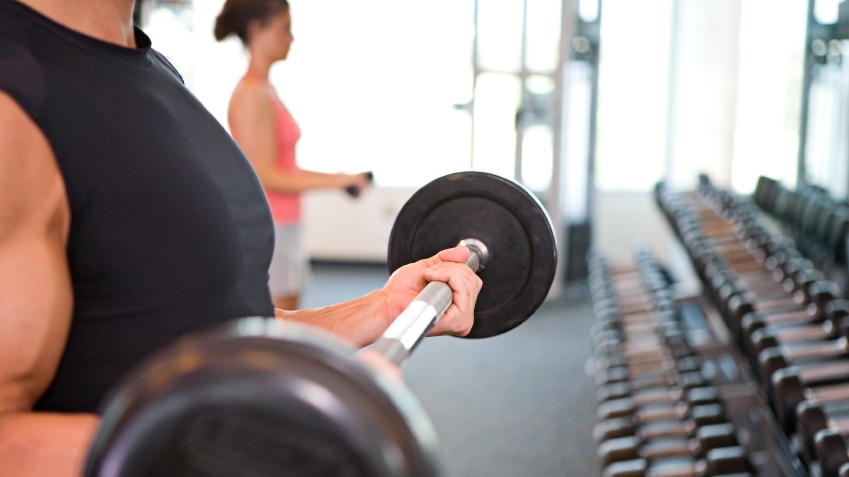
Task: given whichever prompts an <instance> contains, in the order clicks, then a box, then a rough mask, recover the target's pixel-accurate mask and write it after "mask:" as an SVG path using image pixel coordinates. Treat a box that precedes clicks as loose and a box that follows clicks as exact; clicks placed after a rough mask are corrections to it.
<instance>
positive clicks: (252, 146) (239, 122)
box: [228, 81, 368, 193]
mask: <svg viewBox="0 0 849 477" xmlns="http://www.w3.org/2000/svg"><path fill="white" fill-rule="evenodd" d="M262 88H263V86H262V85H260V84H257V83H254V82H245V81H243V82H241V83H239V86H237V88H236V90H235V91H234V93H233V97H232V98H231V100H230V108H229V112H228V121H229V122H230V127H231V128H232V129H233V131H238V134H237V137H236V140H237V142H238V144H239V147H241V149H242V151H243V152H244V153H245V155H246V156H247V157H248V159H249V160H250V161H251V164H252V165H253V167H254V170H255V171H256V173H257V176H259V180H260V182H261V183H262V186H263V188H265V189H266V190H274V191H277V192H284V193H300V192H305V191H308V190H314V189H344V188H345V187H347V186H349V185H356V186H358V187H359V188H363V187H366V186H367V185H368V179H366V177H365V176H363V175H356V174H328V173H323V172H315V171H310V170H306V169H298V170H295V171H288V170H284V169H281V168H279V167H277V166H276V164H275V158H276V147H277V146H276V143H275V138H276V133H275V123H274V120H275V117H274V108H273V105H272V103H271V101H270V99H269V97H268V94H267V92H266V91H264V90H263V89H262Z"/></svg>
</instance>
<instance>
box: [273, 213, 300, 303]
mask: <svg viewBox="0 0 849 477" xmlns="http://www.w3.org/2000/svg"><path fill="white" fill-rule="evenodd" d="M301 233H302V232H301V225H300V224H283V225H281V224H275V225H274V254H273V255H272V257H271V265H270V266H269V269H268V275H269V280H268V287H269V289H270V290H271V296H272V297H285V296H291V295H300V294H301V293H302V291H303V288H304V285H306V282H307V280H308V279H309V261H308V259H307V254H306V252H305V251H304V248H303V244H302V240H301Z"/></svg>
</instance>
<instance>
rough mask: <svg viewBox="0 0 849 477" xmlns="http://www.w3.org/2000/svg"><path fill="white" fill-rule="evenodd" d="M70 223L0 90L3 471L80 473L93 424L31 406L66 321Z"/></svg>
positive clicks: (48, 159)
mask: <svg viewBox="0 0 849 477" xmlns="http://www.w3.org/2000/svg"><path fill="white" fill-rule="evenodd" d="M69 222H70V212H69V210H68V204H67V199H66V195H65V189H64V184H63V182H62V178H61V175H60V173H59V170H58V168H57V166H56V162H55V160H54V157H53V153H52V151H51V150H50V147H49V145H48V143H47V141H46V139H45V138H44V136H43V135H42V134H41V132H40V130H39V129H38V128H37V127H36V126H35V124H33V123H32V121H31V120H30V119H29V117H28V116H26V115H25V113H24V112H23V111H22V110H21V109H20V107H19V106H18V105H17V104H16V103H15V102H14V101H12V100H11V99H10V98H9V97H8V96H7V95H5V94H4V93H2V92H0V475H15V476H21V477H24V476H30V475H51V476H62V475H68V476H71V475H75V476H76V475H79V474H80V472H81V469H82V463H83V460H84V458H85V455H86V453H87V449H88V445H89V441H90V439H91V437H92V435H93V433H94V430H95V428H96V426H97V423H98V421H97V418H96V417H95V416H93V415H59V414H47V413H42V414H38V413H33V412H32V407H33V405H34V403H35V401H36V400H37V399H38V397H39V396H40V395H41V394H42V393H43V392H44V390H45V389H46V388H47V386H48V384H49V383H50V380H51V379H52V378H53V375H54V373H55V371H56V367H57V366H58V362H59V358H60V356H61V354H62V351H63V349H64V344H65V339H66V338H67V333H68V328H69V326H70V321H71V309H72V294H71V284H70V278H69V273H68V265H67V262H66V258H65V244H66V242H67V234H68V228H69Z"/></svg>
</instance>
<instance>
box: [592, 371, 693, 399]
mask: <svg viewBox="0 0 849 477" xmlns="http://www.w3.org/2000/svg"><path fill="white" fill-rule="evenodd" d="M665 378H666V379H664V380H662V381H660V382H657V381H656V382H648V381H647V380H637V381H631V380H621V381H616V382H611V383H607V384H602V385H599V386H597V387H596V399H597V401H598V402H604V401H611V400H614V399H620V398H627V397H630V396H633V395H634V394H637V393H641V392H653V391H654V390H655V389H658V388H659V389H680V390H681V391H682V392H686V391H688V390H690V389H693V388H698V387H702V386H706V385H707V381H706V380H705V378H704V376H703V375H702V374H701V372H700V371H687V372H681V373H675V374H669V375H666V376H665Z"/></svg>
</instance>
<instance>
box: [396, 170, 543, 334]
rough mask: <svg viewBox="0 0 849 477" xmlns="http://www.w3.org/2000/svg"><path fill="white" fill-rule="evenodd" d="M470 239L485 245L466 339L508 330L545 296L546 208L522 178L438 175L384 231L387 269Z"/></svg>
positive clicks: (466, 173) (470, 173) (527, 316)
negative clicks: (486, 257) (483, 264)
mask: <svg viewBox="0 0 849 477" xmlns="http://www.w3.org/2000/svg"><path fill="white" fill-rule="evenodd" d="M469 238H474V239H478V240H480V241H482V242H484V243H485V244H486V246H487V248H488V249H489V255H490V258H489V263H488V264H487V265H486V268H484V269H483V270H482V271H480V272H479V275H480V277H481V280H482V281H483V288H482V289H481V292H480V295H478V300H477V305H476V307H475V323H474V325H473V327H472V331H471V332H470V333H469V335H468V337H469V338H484V337H488V336H494V335H498V334H501V333H504V332H506V331H509V330H511V329H513V328H515V327H516V326H518V325H519V324H521V323H522V322H524V321H525V320H527V319H528V318H529V317H530V316H531V315H532V314H533V313H534V311H536V309H537V308H538V307H539V306H540V305H541V304H542V303H543V301H544V300H545V297H546V296H547V295H548V292H549V289H550V288H551V284H552V282H553V281H554V272H555V270H556V267H557V246H556V243H555V238H554V231H553V228H552V225H551V219H550V218H549V217H548V214H547V213H546V211H545V208H544V207H543V206H542V204H541V203H540V202H539V200H537V198H536V197H535V196H534V195H533V194H531V193H530V192H529V191H528V190H527V189H525V188H524V187H523V186H521V185H520V184H517V183H515V182H513V181H511V180H508V179H505V178H503V177H499V176H497V175H494V174H489V173H485V172H460V173H456V174H450V175H447V176H444V177H441V178H439V179H436V180H434V181H432V182H430V183H429V184H427V185H425V186H424V187H422V188H421V189H419V190H418V191H416V192H415V193H414V194H413V195H412V197H410V199H409V200H408V201H407V202H406V203H405V204H404V206H403V207H402V208H401V211H400V212H399V213H398V217H397V218H396V219H395V223H394V225H393V227H392V232H391V233H390V236H389V252H388V262H389V270H390V272H393V271H395V270H396V269H397V268H399V267H401V266H403V265H406V264H408V263H411V262H414V261H416V260H420V259H422V258H427V257H430V256H432V255H434V254H435V253H437V252H439V251H440V250H443V249H446V248H451V247H454V246H456V245H457V244H458V243H459V242H460V240H463V239H469Z"/></svg>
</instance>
